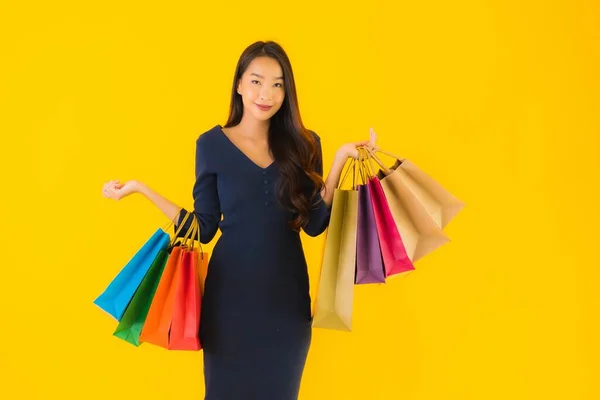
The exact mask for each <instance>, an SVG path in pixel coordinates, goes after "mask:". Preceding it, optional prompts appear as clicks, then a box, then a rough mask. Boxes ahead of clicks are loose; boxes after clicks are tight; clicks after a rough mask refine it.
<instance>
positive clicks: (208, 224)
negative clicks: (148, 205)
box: [175, 136, 221, 244]
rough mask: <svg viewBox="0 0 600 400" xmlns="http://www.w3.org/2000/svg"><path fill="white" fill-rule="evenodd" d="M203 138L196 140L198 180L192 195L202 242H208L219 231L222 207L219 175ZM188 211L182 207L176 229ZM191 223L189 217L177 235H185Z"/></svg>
mask: <svg viewBox="0 0 600 400" xmlns="http://www.w3.org/2000/svg"><path fill="white" fill-rule="evenodd" d="M203 139H204V138H203V137H202V136H200V137H199V138H198V139H197V140H196V167H195V171H196V181H195V183H194V187H193V189H192V196H193V198H194V214H195V216H196V219H197V220H198V224H199V225H200V242H201V243H204V244H206V243H209V242H210V241H211V240H212V239H213V238H214V236H215V234H216V233H217V230H218V228H219V221H220V220H221V207H220V203H219V195H218V191H217V176H216V173H215V172H214V171H213V170H211V168H210V161H209V157H207V156H208V154H209V152H208V150H209V149H206V147H207V146H206V143H205V141H204V140H203ZM187 213H188V211H187V210H186V209H185V208H182V209H181V212H180V213H179V218H178V219H177V222H176V224H175V230H177V229H178V227H179V225H180V224H181V222H182V220H183V218H184V217H185V216H186V215H187ZM191 223H192V218H188V220H187V221H186V222H185V225H184V226H183V228H182V229H181V231H180V232H179V234H178V235H177V236H178V237H183V236H185V233H186V232H187V231H188V229H189V227H190V225H191Z"/></svg>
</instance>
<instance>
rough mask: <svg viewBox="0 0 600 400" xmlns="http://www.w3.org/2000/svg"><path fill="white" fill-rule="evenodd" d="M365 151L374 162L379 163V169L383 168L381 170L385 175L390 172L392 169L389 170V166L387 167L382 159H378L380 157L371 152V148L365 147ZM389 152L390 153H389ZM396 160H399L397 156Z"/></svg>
mask: <svg viewBox="0 0 600 400" xmlns="http://www.w3.org/2000/svg"><path fill="white" fill-rule="evenodd" d="M367 151H368V152H369V155H370V157H371V158H372V159H373V160H375V162H376V163H377V164H379V166H380V167H381V169H382V170H383V172H384V173H385V174H386V175H389V174H390V173H391V172H392V170H390V169H389V168H388V167H387V166H386V165H385V164H384V163H383V162H382V161H381V160H380V159H379V158H378V157H377V156H376V155H375V153H374V152H373V150H371V149H369V148H367ZM384 154H385V153H384ZM390 154H391V153H390ZM392 157H394V158H397V157H395V156H392ZM398 160H400V158H398Z"/></svg>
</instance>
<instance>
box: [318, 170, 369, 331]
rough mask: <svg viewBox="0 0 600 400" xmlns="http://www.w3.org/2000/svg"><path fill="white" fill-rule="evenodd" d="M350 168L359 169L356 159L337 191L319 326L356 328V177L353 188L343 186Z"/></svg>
mask: <svg viewBox="0 0 600 400" xmlns="http://www.w3.org/2000/svg"><path fill="white" fill-rule="evenodd" d="M350 169H352V170H353V171H355V160H353V161H352V163H351V164H350V166H349V167H348V169H347V170H346V174H345V175H344V178H343V179H341V181H340V183H339V185H338V187H337V188H336V189H335V191H334V194H333V203H332V205H331V215H330V219H329V226H328V227H327V231H326V233H325V248H324V252H323V259H322V264H321V274H320V277H319V284H318V287H317V294H316V298H315V309H314V313H313V319H312V326H313V327H316V328H324V329H333V330H340V331H351V330H352V308H353V302H354V274H355V267H356V228H357V213H358V191H357V189H356V183H355V182H354V180H355V179H353V183H352V188H351V189H350V190H347V189H342V185H343V183H344V181H345V179H346V177H347V175H348V172H349V171H350ZM353 175H354V176H355V174H353Z"/></svg>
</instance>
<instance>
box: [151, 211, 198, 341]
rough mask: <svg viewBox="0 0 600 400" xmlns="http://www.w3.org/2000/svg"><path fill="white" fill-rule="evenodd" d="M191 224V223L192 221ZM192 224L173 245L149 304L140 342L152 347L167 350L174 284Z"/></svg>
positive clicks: (191, 232)
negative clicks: (149, 344)
mask: <svg viewBox="0 0 600 400" xmlns="http://www.w3.org/2000/svg"><path fill="white" fill-rule="evenodd" d="M192 222H193V221H192ZM193 228H194V226H193V224H192V225H190V228H189V229H188V231H187V232H186V234H185V236H184V237H183V239H182V240H181V242H180V243H179V244H177V245H174V246H173V247H172V249H171V254H170V255H169V258H168V260H167V265H166V266H165V269H164V271H163V274H162V276H161V278H160V282H159V283H158V287H157V288H156V293H155V294H154V298H153V299H152V304H150V309H149V310H148V316H147V317H146V322H145V323H144V326H143V327H142V332H141V333H140V341H141V342H146V343H152V344H154V345H157V346H160V347H164V348H168V345H169V331H170V329H171V320H172V317H173V309H174V304H175V295H176V284H175V283H176V282H177V281H178V280H179V275H181V271H182V268H181V264H182V261H183V250H184V249H185V247H186V243H187V241H188V240H189V236H190V235H191V234H193V232H194V229H193Z"/></svg>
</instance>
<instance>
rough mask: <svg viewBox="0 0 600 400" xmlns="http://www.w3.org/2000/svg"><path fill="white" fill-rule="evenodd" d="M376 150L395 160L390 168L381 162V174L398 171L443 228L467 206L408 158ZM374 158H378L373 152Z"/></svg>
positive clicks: (386, 174) (385, 174)
mask: <svg viewBox="0 0 600 400" xmlns="http://www.w3.org/2000/svg"><path fill="white" fill-rule="evenodd" d="M375 152H376V153H377V152H379V153H382V154H385V155H387V156H389V157H392V158H393V159H394V160H395V162H394V165H392V166H391V167H390V168H387V167H386V166H385V164H383V163H380V166H381V167H382V171H379V176H380V177H383V176H389V175H390V174H392V173H396V174H398V175H399V176H400V179H401V180H402V182H403V183H404V184H405V186H406V187H408V189H409V190H410V191H411V193H412V194H413V195H414V196H415V197H416V198H417V199H418V200H419V202H420V203H421V204H422V205H423V207H425V209H426V210H427V213H428V214H429V215H430V216H431V218H432V219H433V220H434V222H435V223H436V224H437V225H438V226H439V227H440V228H442V229H444V228H445V227H446V226H447V225H448V223H449V222H450V221H451V220H453V219H454V217H456V215H457V214H458V213H459V212H460V210H462V209H463V208H464V206H465V203H464V202H463V201H461V200H460V199H458V198H457V197H456V196H454V195H453V194H452V193H450V192H449V191H448V190H447V189H446V188H444V187H443V186H442V185H441V184H440V183H439V182H437V181H436V180H434V179H433V178H432V177H431V176H429V175H428V174H427V173H425V172H424V171H423V170H422V169H421V168H419V167H418V166H417V165H415V164H414V163H413V162H411V161H410V160H408V159H406V158H400V157H398V156H396V155H394V154H392V153H390V152H388V151H385V150H381V149H379V148H377V149H375ZM371 155H372V156H373V158H374V159H376V160H378V158H377V157H376V156H375V155H374V154H373V153H371Z"/></svg>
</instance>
